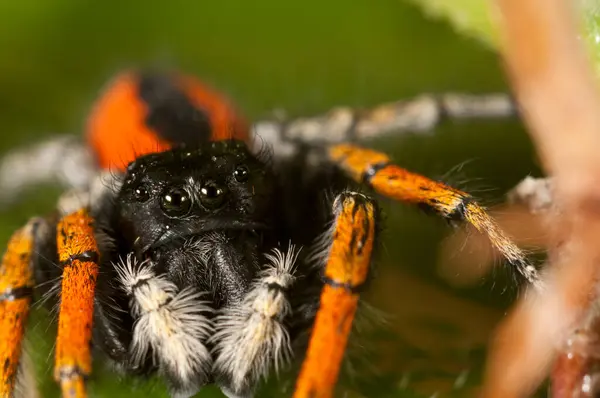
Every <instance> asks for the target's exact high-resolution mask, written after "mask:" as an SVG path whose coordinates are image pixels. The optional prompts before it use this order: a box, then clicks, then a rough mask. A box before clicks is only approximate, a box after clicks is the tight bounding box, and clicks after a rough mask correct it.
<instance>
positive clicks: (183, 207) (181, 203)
mask: <svg viewBox="0 0 600 398" xmlns="http://www.w3.org/2000/svg"><path fill="white" fill-rule="evenodd" d="M160 207H162V209H163V211H164V212H165V214H166V215H167V216H169V217H181V216H185V215H186V214H188V213H189V212H190V210H191V208H192V201H191V200H190V196H189V195H188V193H187V192H186V191H185V190H183V189H181V188H171V189H169V190H168V191H167V192H166V193H165V194H164V195H163V197H162V198H161V201H160Z"/></svg>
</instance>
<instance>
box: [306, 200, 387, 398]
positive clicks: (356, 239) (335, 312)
mask: <svg viewBox="0 0 600 398" xmlns="http://www.w3.org/2000/svg"><path fill="white" fill-rule="evenodd" d="M333 210H334V214H335V215H336V220H335V224H334V227H333V228H334V229H333V233H332V238H333V242H332V244H331V248H330V252H329V257H328V259H327V264H326V265H325V270H324V281H325V286H324V287H323V291H322V292H321V300H320V308H319V311H318V312H317V316H316V319H315V323H314V326H313V331H312V335H311V338H310V343H309V347H308V351H307V354H306V358H305V360H304V363H303V364H302V369H301V371H300V376H299V377H298V380H297V383H296V391H295V393H294V398H301V397H311V398H326V397H331V396H332V394H333V389H334V387H335V384H336V381H337V378H338V374H339V370H340V365H341V362H342V359H343V355H344V351H345V349H346V343H347V341H348V335H349V334H350V329H351V327H352V321H353V319H354V314H355V312H356V307H357V305H358V297H359V296H358V292H359V290H360V288H361V286H362V285H363V284H364V283H365V281H366V279H367V274H368V271H369V266H370V264H371V254H372V251H373V245H374V240H375V231H376V225H375V223H376V222H377V211H376V207H375V204H374V203H373V202H372V201H371V200H370V199H368V198H366V197H365V196H363V195H361V194H357V193H346V194H342V195H340V196H338V197H337V199H336V201H335V203H334V205H333Z"/></svg>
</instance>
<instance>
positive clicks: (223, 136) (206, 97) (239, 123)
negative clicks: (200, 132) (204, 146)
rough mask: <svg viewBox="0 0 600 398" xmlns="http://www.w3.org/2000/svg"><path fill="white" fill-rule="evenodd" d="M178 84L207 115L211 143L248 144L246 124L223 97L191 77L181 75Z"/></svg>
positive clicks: (247, 127)
mask: <svg viewBox="0 0 600 398" xmlns="http://www.w3.org/2000/svg"><path fill="white" fill-rule="evenodd" d="M179 82H180V84H181V89H182V90H183V91H184V92H185V93H186V94H187V96H188V97H189V98H190V100H191V102H192V103H193V104H194V105H195V106H196V107H197V108H199V109H202V110H203V111H204V112H205V113H206V114H207V115H208V117H209V119H210V124H211V126H212V132H211V141H220V140H228V139H232V138H234V139H238V140H242V141H245V142H248V138H249V131H250V128H249V126H248V123H247V122H246V120H245V119H244V118H243V117H242V116H241V114H240V113H239V112H238V111H237V110H235V109H234V107H233V106H232V105H231V104H230V103H229V101H228V100H227V99H226V98H225V96H223V95H220V94H219V93H217V92H216V91H213V90H211V89H209V88H208V87H207V86H205V85H203V84H201V83H200V81H199V80H198V79H196V78H194V77H191V76H185V75H182V76H180V78H179Z"/></svg>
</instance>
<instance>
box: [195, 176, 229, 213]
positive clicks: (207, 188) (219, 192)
mask: <svg viewBox="0 0 600 398" xmlns="http://www.w3.org/2000/svg"><path fill="white" fill-rule="evenodd" d="M226 194H227V188H224V187H222V186H219V185H217V184H215V183H214V182H212V181H209V182H207V183H206V184H204V185H203V186H202V188H200V201H201V202H202V206H204V207H206V208H207V209H217V208H219V207H221V206H222V205H223V203H225V196H226Z"/></svg>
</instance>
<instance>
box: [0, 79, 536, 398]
mask: <svg viewBox="0 0 600 398" xmlns="http://www.w3.org/2000/svg"><path fill="white" fill-rule="evenodd" d="M419 101H420V102H418V104H419V106H421V107H423V106H424V107H425V109H426V110H428V112H425V113H424V114H425V115H429V116H428V119H424V118H423V113H422V112H421V113H420V114H418V116H416V117H415V112H414V110H415V103H412V105H411V103H409V104H408V105H407V104H406V103H405V104H388V105H386V106H383V107H380V108H377V109H375V110H373V111H370V112H362V113H360V112H353V111H350V110H347V109H341V110H337V111H336V112H332V113H330V114H328V115H327V116H325V117H321V118H315V119H305V120H299V121H295V122H289V121H288V122H281V121H278V120H275V121H270V122H269V123H265V124H262V125H259V126H258V127H256V128H250V127H249V125H248V124H247V123H246V121H245V120H244V119H243V117H241V116H239V114H238V113H237V112H236V111H235V110H234V108H233V107H232V106H231V105H229V103H228V102H227V100H226V99H224V98H223V97H222V96H221V95H220V94H218V93H216V92H213V91H212V90H211V89H209V88H207V87H206V86H204V85H203V84H202V83H200V82H199V81H197V80H196V79H195V78H193V77H190V76H185V75H182V74H179V73H172V72H164V71H163V72H160V71H159V72H157V71H129V72H124V73H123V74H120V75H118V76H117V77H116V78H115V79H114V80H112V81H111V82H110V84H109V85H108V87H107V88H106V89H105V91H104V93H103V94H102V95H101V98H100V100H99V101H98V102H97V104H96V106H95V107H94V109H93V111H92V113H91V115H90V118H89V123H88V128H87V136H86V137H87V144H85V145H84V144H81V143H74V142H73V141H71V140H68V141H64V140H63V141H61V140H58V141H52V142H48V143H45V144H43V145H42V146H40V147H37V148H36V149H35V150H33V151H32V152H29V153H25V154H23V153H21V154H16V155H14V156H12V157H9V158H7V159H6V160H5V162H4V163H3V165H2V167H0V171H3V170H7V167H8V166H7V165H10V166H11V167H9V169H10V170H12V171H13V173H16V172H18V171H19V170H22V172H20V173H19V175H18V178H15V176H14V175H13V176H12V179H11V178H10V175H8V174H7V173H4V174H3V175H4V177H3V179H2V180H1V181H2V182H3V184H4V185H5V186H7V185H8V186H10V187H11V188H12V192H14V191H18V190H20V189H22V188H23V187H24V186H25V185H27V183H30V182H31V181H33V179H34V178H33V177H31V175H37V174H36V173H35V172H36V171H37V169H39V168H43V169H44V170H45V176H46V177H48V178H49V176H52V175H53V176H56V175H61V177H62V178H63V180H62V182H63V183H65V184H66V185H68V186H71V188H72V189H71V190H69V191H67V192H66V193H65V194H63V195H62V196H61V197H60V199H59V201H58V206H57V211H56V213H55V214H53V215H51V216H49V217H44V218H42V217H35V218H32V219H31V220H30V221H29V222H28V223H27V224H26V225H25V226H24V227H22V228H21V229H19V230H18V231H16V232H15V233H14V235H13V236H12V238H11V239H10V241H9V243H8V248H7V251H6V253H5V255H4V258H3V260H2V263H1V266H0V286H1V288H0V289H1V291H2V293H0V294H1V296H0V341H1V342H2V344H1V345H0V362H1V363H3V364H4V365H3V366H2V367H1V368H0V395H1V396H3V397H9V396H12V395H13V393H14V392H15V391H16V390H17V389H18V388H19V387H22V386H21V384H22V383H21V379H22V377H23V373H24V370H19V369H20V368H19V364H20V360H21V341H22V338H23V336H24V333H25V325H26V319H27V315H28V312H29V307H30V305H31V304H32V301H33V300H42V301H47V302H48V303H49V305H54V306H55V307H56V308H57V311H58V325H57V337H56V348H55V363H54V378H55V380H56V382H57V383H58V384H59V385H60V387H61V391H62V395H63V396H64V397H78V398H79V397H85V396H87V394H86V379H87V377H88V376H90V374H91V372H92V366H91V363H92V353H91V352H92V350H91V346H92V344H93V347H94V352H99V353H100V354H99V355H101V356H103V357H104V358H105V359H106V360H108V361H111V362H112V363H114V364H115V366H116V367H117V369H120V370H121V371H123V372H125V373H128V374H134V375H150V374H160V375H162V377H163V378H164V380H165V382H166V384H167V385H168V387H169V389H170V393H171V395H172V396H173V397H189V396H191V395H193V394H195V393H196V392H198V391H199V390H200V389H201V388H202V387H203V386H205V385H207V384H209V383H214V384H216V385H218V386H219V387H220V389H221V390H222V392H223V393H224V394H225V395H226V396H228V397H231V398H233V397H251V396H253V394H254V392H255V388H256V386H257V383H258V382H259V381H260V380H261V379H262V378H263V377H266V376H267V375H268V374H270V373H271V372H277V371H278V370H279V369H280V368H281V367H283V366H285V365H286V364H288V363H289V361H290V360H291V359H292V358H294V357H296V356H301V355H302V354H304V353H305V354H304V359H303V362H302V365H301V369H300V373H299V375H298V378H297V381H296V387H295V391H294V397H298V398H299V397H329V396H332V394H333V389H334V387H335V384H336V380H337V377H338V373H339V369H340V363H341V361H342V359H343V355H344V351H345V347H346V343H347V339H348V335H349V333H350V331H351V329H352V325H353V318H354V314H355V312H356V309H357V305H358V300H359V293H360V292H361V291H362V290H363V289H365V288H366V286H367V284H368V281H369V275H370V269H371V263H372V261H373V259H374V258H375V257H376V252H377V248H378V237H379V231H380V230H381V224H382V223H381V216H380V210H379V206H378V204H377V201H376V199H375V197H374V196H373V195H374V194H378V195H383V196H387V197H390V198H393V199H396V200H399V201H403V202H407V203H411V204H416V205H419V206H422V207H424V208H426V209H429V210H432V211H434V212H436V213H437V214H439V215H440V216H442V217H444V218H446V219H448V220H449V221H457V220H459V221H466V222H468V223H470V224H472V225H473V226H474V227H475V228H477V229H478V230H479V231H481V232H483V233H485V234H486V235H487V236H488V237H489V239H490V241H491V243H492V244H493V245H494V246H495V247H496V248H497V249H498V250H499V251H500V252H501V253H502V254H503V256H504V257H505V258H506V260H507V261H508V262H509V263H510V264H511V265H512V266H514V267H515V269H516V270H517V271H518V273H519V274H520V275H521V276H522V277H523V278H524V279H526V280H527V281H528V282H530V283H532V284H535V283H538V276H537V271H536V269H535V268H534V267H533V266H532V265H530V264H529V263H528V262H527V260H526V258H525V255H524V253H523V252H522V251H521V250H520V249H519V248H518V247H517V246H516V245H515V244H513V243H512V241H511V240H510V239H509V237H508V236H507V235H506V234H505V233H504V232H503V231H502V230H501V229H500V228H499V227H498V226H497V225H496V223H495V222H494V221H493V219H492V218H491V217H490V216H488V215H487V213H486V212H485V210H484V209H483V208H482V207H481V206H480V205H478V204H477V203H476V202H475V201H474V199H473V198H472V197H471V196H470V195H468V194H467V193H465V192H462V191H459V190H457V189H454V188H452V187H450V186H448V185H445V184H443V183H440V182H436V181H433V180H431V179H428V178H426V177H424V176H421V175H418V174H415V173H411V172H410V171H407V170H405V169H403V168H401V167H400V166H398V165H396V164H394V163H393V162H392V161H391V160H390V158H389V157H388V156H387V155H385V154H384V153H380V152H377V151H374V150H370V149H367V148H364V147H361V146H358V145H355V144H353V143H349V142H346V141H352V139H353V138H357V137H358V138H361V137H368V136H372V135H375V134H379V133H381V131H384V132H387V131H392V130H394V129H396V130H398V129H402V128H413V129H419V128H423V127H428V126H429V125H431V122H432V121H433V122H436V121H437V120H438V118H439V115H440V114H441V113H445V114H447V115H451V116H452V115H454V116H461V115H462V116H465V115H466V116H469V115H472V114H473V109H480V110H481V109H484V110H485V111H486V112H487V113H492V114H493V113H497V110H498V109H501V112H503V111H506V108H505V107H503V105H500V107H498V106H497V103H496V106H490V103H492V104H494V103H495V102H494V101H491V102H477V103H475V102H472V101H471V102H470V101H466V102H465V101H463V102H460V103H457V102H452V101H450V102H444V101H437V100H436V101H429V102H427V99H420V100H419ZM453 104H454V105H457V104H459V105H460V106H452V105H453ZM465 104H466V105H465ZM411 106H412V107H411ZM441 111H443V112H441ZM432 112H433V113H432ZM475 113H477V112H475ZM483 113H485V112H483ZM411 123H412V124H411ZM300 125H303V126H304V128H298V126H300ZM307 126H308V127H307ZM330 132H331V134H330ZM323 134H327V135H323ZM331 137H334V138H331ZM336 140H337V141H338V142H337V143H336V142H335V141H336ZM40 153H44V154H45V157H44V159H45V161H44V162H43V163H42V164H38V165H36V164H33V165H32V163H31V157H32V156H38V157H39V155H40ZM36 159H37V158H36ZM31 169H36V170H34V171H33V172H30V170H31ZM61 172H62V174H60V173H61ZM28 173H29V174H28ZM0 174H1V173H0ZM17 180H18V182H15V181H17ZM5 191H6V192H8V191H11V190H10V189H6V190H5ZM6 192H5V194H6ZM6 197H8V196H6Z"/></svg>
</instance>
